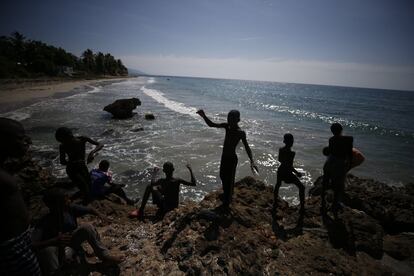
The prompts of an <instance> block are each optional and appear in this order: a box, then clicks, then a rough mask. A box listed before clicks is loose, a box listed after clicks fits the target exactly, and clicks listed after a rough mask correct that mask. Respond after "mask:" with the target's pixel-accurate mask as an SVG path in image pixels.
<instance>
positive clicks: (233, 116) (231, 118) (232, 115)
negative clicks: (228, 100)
mask: <svg viewBox="0 0 414 276" xmlns="http://www.w3.org/2000/svg"><path fill="white" fill-rule="evenodd" d="M238 122H240V112H239V111H238V110H230V112H229V114H227V123H228V124H229V125H237V123H238Z"/></svg>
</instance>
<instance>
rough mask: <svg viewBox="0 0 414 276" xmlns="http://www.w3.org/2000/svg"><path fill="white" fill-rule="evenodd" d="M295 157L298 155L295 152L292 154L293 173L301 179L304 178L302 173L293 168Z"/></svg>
mask: <svg viewBox="0 0 414 276" xmlns="http://www.w3.org/2000/svg"><path fill="white" fill-rule="evenodd" d="M295 155H296V153H295V152H293V153H292V162H291V164H292V172H294V173H295V174H296V175H297V176H298V177H301V176H302V173H300V172H298V171H297V170H296V169H295V168H294V167H293V160H295Z"/></svg>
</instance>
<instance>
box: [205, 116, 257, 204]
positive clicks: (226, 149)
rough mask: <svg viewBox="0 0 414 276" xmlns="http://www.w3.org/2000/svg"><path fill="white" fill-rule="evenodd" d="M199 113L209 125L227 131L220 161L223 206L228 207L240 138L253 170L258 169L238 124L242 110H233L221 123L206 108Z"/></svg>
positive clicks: (244, 134) (231, 194) (231, 195)
mask: <svg viewBox="0 0 414 276" xmlns="http://www.w3.org/2000/svg"><path fill="white" fill-rule="evenodd" d="M197 114H198V115H200V116H201V117H202V118H203V119H204V121H205V122H206V124H207V125H208V126H209V127H215V128H224V129H225V131H226V135H225V138H224V145H223V153H222V155H221V162H220V179H221V183H222V185H223V207H224V208H226V209H227V208H229V206H230V203H231V200H232V197H233V190H234V178H235V176H236V168H237V162H238V159H237V154H236V147H237V145H238V143H239V141H240V140H242V142H243V145H244V147H245V149H246V152H247V155H248V156H249V159H250V166H251V169H252V171H253V172H254V173H255V171H256V172H257V171H258V169H257V167H256V165H255V164H254V161H253V155H252V151H251V149H250V147H249V144H248V143H247V139H246V132H244V131H243V130H241V129H240V127H239V125H238V123H239V122H240V112H239V111H238V110H231V111H230V112H229V113H228V115H227V123H219V124H218V123H214V122H212V121H211V120H210V119H209V118H208V117H207V116H206V114H205V113H204V110H199V111H197ZM254 170H255V171H254Z"/></svg>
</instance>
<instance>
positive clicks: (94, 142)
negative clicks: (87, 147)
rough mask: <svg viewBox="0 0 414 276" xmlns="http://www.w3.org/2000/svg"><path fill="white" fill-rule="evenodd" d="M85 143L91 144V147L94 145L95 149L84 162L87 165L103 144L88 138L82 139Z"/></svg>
mask: <svg viewBox="0 0 414 276" xmlns="http://www.w3.org/2000/svg"><path fill="white" fill-rule="evenodd" d="M84 139H85V141H86V142H89V143H91V144H92V145H95V148H94V149H93V150H92V151H91V152H90V153H89V154H88V158H87V160H86V163H87V164H89V163H91V162H92V161H93V159H94V157H95V153H97V152H98V151H100V150H101V149H102V148H103V144H101V143H99V142H97V141H95V140H92V139H91V138H89V137H84Z"/></svg>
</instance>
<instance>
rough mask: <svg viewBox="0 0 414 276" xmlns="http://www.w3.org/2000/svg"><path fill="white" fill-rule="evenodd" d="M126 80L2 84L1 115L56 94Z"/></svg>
mask: <svg viewBox="0 0 414 276" xmlns="http://www.w3.org/2000/svg"><path fill="white" fill-rule="evenodd" d="M125 79H126V77H119V78H104V79H91V80H41V81H38V80H37V81H36V80H33V81H24V82H10V83H2V84H0V113H2V112H7V111H10V110H13V109H15V108H18V107H22V106H24V105H26V104H31V103H34V102H37V101H40V100H42V99H44V98H47V97H51V96H54V95H56V94H60V93H65V92H66V93H67V92H70V91H72V90H74V89H75V88H82V87H86V86H89V85H92V84H96V83H102V82H108V81H111V82H113V81H121V80H125Z"/></svg>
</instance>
